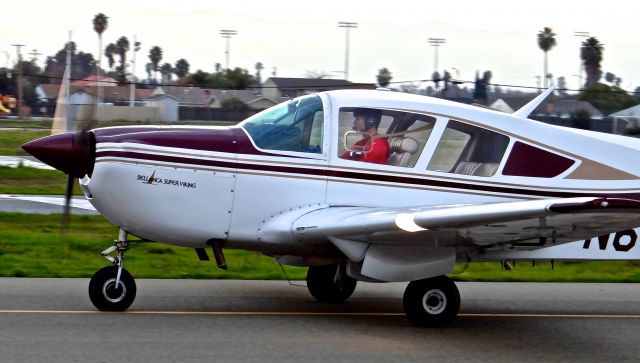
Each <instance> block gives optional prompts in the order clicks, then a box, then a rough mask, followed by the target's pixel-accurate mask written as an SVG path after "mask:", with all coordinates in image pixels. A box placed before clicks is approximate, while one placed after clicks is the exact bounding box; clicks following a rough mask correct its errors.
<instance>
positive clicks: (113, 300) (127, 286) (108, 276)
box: [89, 266, 136, 311]
mask: <svg viewBox="0 0 640 363" xmlns="http://www.w3.org/2000/svg"><path fill="white" fill-rule="evenodd" d="M117 275H118V267H117V266H107V267H104V268H102V269H100V270H98V272H96V273H95V275H93V277H92V278H91V281H89V298H90V299H91V302H92V303H93V305H94V306H95V307H96V308H97V309H98V310H102V311H124V310H127V308H128V307H129V306H131V304H132V303H133V300H135V298H136V283H135V281H134V279H133V277H132V276H131V274H129V272H127V270H125V269H122V273H121V275H120V282H119V283H118V284H117V285H116V279H117Z"/></svg>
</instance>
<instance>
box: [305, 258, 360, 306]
mask: <svg viewBox="0 0 640 363" xmlns="http://www.w3.org/2000/svg"><path fill="white" fill-rule="evenodd" d="M356 284H357V281H356V280H355V279H353V278H351V277H349V276H347V274H346V272H345V266H344V265H326V266H311V267H309V271H307V288H308V289H309V292H310V293H311V295H313V297H315V298H316V300H318V301H320V302H324V303H341V302H344V301H345V300H347V299H348V298H349V297H350V296H351V294H353V291H354V290H355V289H356Z"/></svg>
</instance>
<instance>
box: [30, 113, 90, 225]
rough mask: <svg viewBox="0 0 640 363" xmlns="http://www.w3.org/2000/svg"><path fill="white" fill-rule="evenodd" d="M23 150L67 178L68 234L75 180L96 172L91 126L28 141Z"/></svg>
mask: <svg viewBox="0 0 640 363" xmlns="http://www.w3.org/2000/svg"><path fill="white" fill-rule="evenodd" d="M22 148H23V149H24V150H25V151H27V152H28V153H29V154H31V155H33V156H35V157H36V158H37V159H39V160H40V161H42V162H43V163H45V164H47V165H50V166H52V167H54V168H56V169H58V170H60V171H62V172H64V173H65V174H67V175H68V177H67V185H66V188H65V203H64V209H63V215H62V230H63V231H65V230H66V229H67V228H68V225H69V215H70V212H71V197H72V195H73V185H74V181H75V178H83V177H84V176H85V175H91V173H92V172H93V164H94V160H95V138H94V136H93V133H92V132H91V131H90V123H89V122H85V123H83V124H82V125H81V126H80V128H79V130H78V131H77V132H67V133H62V134H56V135H51V136H46V137H43V138H40V139H37V140H33V141H31V142H28V143H26V144H24V145H22Z"/></svg>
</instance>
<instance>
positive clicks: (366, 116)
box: [342, 108, 390, 164]
mask: <svg viewBox="0 0 640 363" xmlns="http://www.w3.org/2000/svg"><path fill="white" fill-rule="evenodd" d="M353 117H354V120H353V129H354V130H355V131H358V132H364V133H367V134H369V135H371V138H364V139H362V140H360V141H359V142H357V143H355V144H354V145H353V146H354V147H358V146H360V147H363V148H365V147H366V148H368V145H367V142H369V141H370V140H373V145H372V147H371V151H369V152H366V153H363V154H359V153H352V152H350V151H346V152H345V153H344V154H342V158H344V159H351V160H358V161H364V162H366V163H376V164H386V163H387V159H389V153H390V149H389V143H388V142H387V138H386V137H382V136H380V135H379V134H378V126H379V125H380V121H381V119H382V112H380V111H379V110H372V109H368V108H356V109H355V110H354V111H353Z"/></svg>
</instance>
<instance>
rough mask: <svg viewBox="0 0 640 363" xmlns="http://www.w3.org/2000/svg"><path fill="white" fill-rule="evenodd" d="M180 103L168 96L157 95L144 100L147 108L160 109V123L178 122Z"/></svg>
mask: <svg viewBox="0 0 640 363" xmlns="http://www.w3.org/2000/svg"><path fill="white" fill-rule="evenodd" d="M179 103H180V101H179V100H178V99H177V98H175V97H173V96H171V95H166V94H157V95H153V96H149V97H148V98H147V99H145V100H144V105H145V106H146V107H156V108H158V113H157V115H158V121H164V122H175V121H178V110H179V108H180V106H179Z"/></svg>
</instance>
